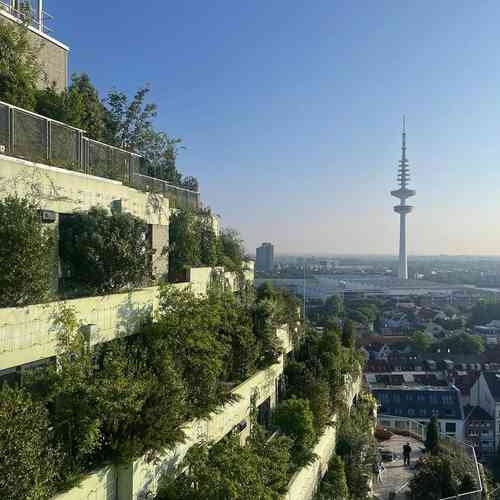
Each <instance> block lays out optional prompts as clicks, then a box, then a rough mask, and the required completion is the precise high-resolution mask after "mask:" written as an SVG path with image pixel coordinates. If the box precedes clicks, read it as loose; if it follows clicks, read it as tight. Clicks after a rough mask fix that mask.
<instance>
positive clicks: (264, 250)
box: [256, 243, 274, 272]
mask: <svg viewBox="0 0 500 500" xmlns="http://www.w3.org/2000/svg"><path fill="white" fill-rule="evenodd" d="M256 254H257V255H256V256H257V259H256V271H263V272H271V271H272V270H273V267H274V246H273V245H272V243H262V245H261V246H260V247H258V248H257V251H256Z"/></svg>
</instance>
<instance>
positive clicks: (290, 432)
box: [272, 398, 316, 468]
mask: <svg viewBox="0 0 500 500" xmlns="http://www.w3.org/2000/svg"><path fill="white" fill-rule="evenodd" d="M272 418H273V424H274V425H277V426H278V427H279V428H280V430H281V431H282V432H283V433H284V434H285V435H287V436H289V437H290V438H291V439H292V440H293V446H292V458H293V462H294V464H293V465H294V467H297V468H298V467H302V466H304V465H306V464H307V463H309V461H310V460H311V459H312V457H313V455H312V452H311V448H312V446H313V444H314V442H315V440H316V432H315V430H314V416H313V413H312V411H311V408H310V406H309V401H307V400H306V399H296V398H291V399H287V400H285V401H283V402H282V403H280V404H279V405H278V406H277V407H276V408H275V410H274V412H273V416H272Z"/></svg>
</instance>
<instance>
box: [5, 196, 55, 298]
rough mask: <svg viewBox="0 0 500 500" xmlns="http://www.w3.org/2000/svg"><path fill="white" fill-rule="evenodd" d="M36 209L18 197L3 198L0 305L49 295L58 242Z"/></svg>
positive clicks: (26, 200)
mask: <svg viewBox="0 0 500 500" xmlns="http://www.w3.org/2000/svg"><path fill="white" fill-rule="evenodd" d="M37 208H38V207H37V205H36V204H35V203H33V202H32V201H30V200H29V199H25V198H18V197H17V196H8V197H6V198H4V199H3V200H0V241H1V242H2V244H1V245H0V290H1V292H2V293H1V294H0V307H15V306H24V305H27V304H33V303H36V302H43V301H44V300H45V299H46V298H47V297H48V295H49V290H50V286H51V279H53V278H54V277H55V264H54V262H55V248H54V245H55V243H54V237H53V234H52V231H51V229H50V228H47V226H44V225H43V224H42V221H41V218H40V215H39V214H38V211H37Z"/></svg>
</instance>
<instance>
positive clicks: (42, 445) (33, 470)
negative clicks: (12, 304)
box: [0, 24, 56, 500]
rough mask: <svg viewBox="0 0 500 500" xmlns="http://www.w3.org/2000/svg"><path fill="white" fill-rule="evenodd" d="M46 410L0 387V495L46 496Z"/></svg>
mask: <svg viewBox="0 0 500 500" xmlns="http://www.w3.org/2000/svg"><path fill="white" fill-rule="evenodd" d="M0 26H1V24H0ZM49 435H50V432H49V421H48V415H47V411H46V409H45V408H44V407H43V405H42V404H41V403H38V402H36V401H33V399H32V398H31V397H30V396H29V394H28V393H27V392H26V391H25V390H24V389H18V388H10V387H8V386H7V385H5V386H4V387H3V388H2V389H1V390H0V449H1V450H2V452H1V453H0V496H1V497H2V498H12V499H14V498H19V499H21V498H23V499H27V500H39V499H43V498H49V497H50V496H51V494H52V493H53V488H54V482H55V479H56V467H55V463H56V454H55V451H54V450H53V449H52V448H51V446H50V443H49Z"/></svg>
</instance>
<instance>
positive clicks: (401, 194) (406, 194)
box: [391, 116, 416, 280]
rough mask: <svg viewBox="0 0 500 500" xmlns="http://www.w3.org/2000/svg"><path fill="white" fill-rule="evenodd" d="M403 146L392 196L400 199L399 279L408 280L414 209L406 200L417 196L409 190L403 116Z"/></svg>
mask: <svg viewBox="0 0 500 500" xmlns="http://www.w3.org/2000/svg"><path fill="white" fill-rule="evenodd" d="M402 135H403V144H402V146H401V160H399V166H398V176H397V181H398V183H399V189H396V190H394V191H391V194H392V196H395V197H396V198H399V199H400V202H399V205H396V206H395V207H394V211H395V212H396V213H398V214H399V267H398V278H399V279H401V280H407V279H408V262H407V256H406V214H409V213H410V212H411V211H412V210H413V207H412V206H410V205H407V204H406V199H407V198H410V196H415V193H416V192H415V191H414V190H413V189H408V187H407V186H408V183H409V182H410V167H409V166H408V158H406V123H405V117H404V116H403V134H402Z"/></svg>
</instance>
